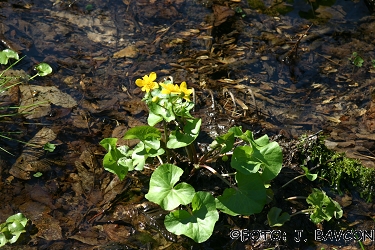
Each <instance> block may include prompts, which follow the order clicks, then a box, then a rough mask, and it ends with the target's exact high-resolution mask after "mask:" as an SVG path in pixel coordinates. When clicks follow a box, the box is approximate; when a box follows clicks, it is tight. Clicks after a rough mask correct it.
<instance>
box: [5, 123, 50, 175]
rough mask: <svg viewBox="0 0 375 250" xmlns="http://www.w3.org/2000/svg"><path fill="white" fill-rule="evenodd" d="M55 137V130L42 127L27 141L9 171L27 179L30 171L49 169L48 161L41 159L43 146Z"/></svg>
mask: <svg viewBox="0 0 375 250" xmlns="http://www.w3.org/2000/svg"><path fill="white" fill-rule="evenodd" d="M55 138H56V134H55V132H53V131H52V129H50V128H42V129H41V130H39V132H38V133H37V134H36V135H35V136H34V137H33V138H32V139H31V140H30V141H29V142H28V145H27V146H25V148H24V150H23V152H22V154H21V155H20V156H19V157H18V158H17V160H16V162H15V163H14V164H13V166H12V167H11V169H10V170H9V173H10V174H11V175H13V176H15V177H17V178H20V179H23V180H28V179H30V178H31V177H30V172H42V171H48V170H50V161H49V160H47V159H41V157H42V156H43V154H44V150H43V146H44V144H46V143H47V142H50V141H53V140H54V139H55Z"/></svg>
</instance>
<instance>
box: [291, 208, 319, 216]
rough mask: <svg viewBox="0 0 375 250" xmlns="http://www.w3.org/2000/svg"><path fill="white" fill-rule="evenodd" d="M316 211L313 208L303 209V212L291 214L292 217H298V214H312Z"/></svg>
mask: <svg viewBox="0 0 375 250" xmlns="http://www.w3.org/2000/svg"><path fill="white" fill-rule="evenodd" d="M314 211H315V209H313V208H311V209H303V210H301V211H298V212H296V213H294V214H291V215H290V217H292V216H295V215H298V214H310V213H311V212H314Z"/></svg>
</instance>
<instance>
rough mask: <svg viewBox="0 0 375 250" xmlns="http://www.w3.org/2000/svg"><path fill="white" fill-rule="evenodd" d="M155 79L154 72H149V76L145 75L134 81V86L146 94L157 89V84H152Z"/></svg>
mask: <svg viewBox="0 0 375 250" xmlns="http://www.w3.org/2000/svg"><path fill="white" fill-rule="evenodd" d="M155 79H156V73H155V72H151V74H150V76H148V75H145V76H144V77H142V79H137V80H136V81H135V84H136V85H137V86H138V87H141V88H142V91H146V92H147V93H148V92H150V90H152V89H157V88H159V85H158V83H157V82H154V81H155Z"/></svg>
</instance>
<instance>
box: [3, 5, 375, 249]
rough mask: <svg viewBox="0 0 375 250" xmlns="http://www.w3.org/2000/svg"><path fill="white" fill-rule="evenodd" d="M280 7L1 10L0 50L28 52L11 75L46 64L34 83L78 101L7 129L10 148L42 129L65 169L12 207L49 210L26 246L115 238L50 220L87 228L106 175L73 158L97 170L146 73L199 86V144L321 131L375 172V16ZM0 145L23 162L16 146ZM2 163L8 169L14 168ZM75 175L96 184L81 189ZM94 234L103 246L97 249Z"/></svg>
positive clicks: (363, 11) (133, 118)
mask: <svg viewBox="0 0 375 250" xmlns="http://www.w3.org/2000/svg"><path fill="white" fill-rule="evenodd" d="M218 5H220V6H221V7H220V8H219V7H215V6H218ZM266 5H267V6H266V7H270V6H272V3H271V2H269V3H268V2H266ZM285 5H291V6H293V10H292V11H290V12H288V13H286V14H285V15H278V16H277V17H273V16H270V15H267V14H262V13H261V11H256V10H253V9H251V8H249V5H248V3H246V2H244V1H242V2H241V3H236V1H232V2H231V1H223V3H221V4H219V3H218V2H216V1H213V2H212V1H184V0H175V1H156V2H155V1H146V0H144V1H126V0H124V1H93V2H90V3H88V2H82V1H75V2H68V1H59V2H50V1H35V2H33V3H32V4H26V3H24V2H22V3H20V2H16V1H6V2H1V3H0V7H1V9H0V18H1V21H2V26H1V31H2V35H1V38H2V46H3V48H6V47H9V48H12V49H15V50H17V51H18V52H20V53H21V54H22V55H26V58H25V59H24V60H23V61H22V63H21V64H19V65H18V66H17V67H16V68H19V69H23V70H25V71H26V72H27V73H31V72H32V67H33V66H35V64H36V63H38V62H42V61H45V62H48V63H49V64H51V66H52V67H53V69H54V73H53V74H52V75H51V76H48V77H46V78H39V79H37V80H35V81H33V82H31V83H30V84H34V85H39V86H45V87H46V86H56V87H57V88H58V89H59V91H61V92H63V93H67V94H69V95H70V96H71V97H72V98H73V99H74V100H75V101H76V102H77V104H76V105H75V106H74V107H73V108H72V107H62V106H61V105H59V104H56V103H54V104H52V105H51V107H50V110H49V111H48V112H47V115H43V116H40V117H36V118H35V119H33V120H28V119H26V118H17V119H18V120H17V123H18V124H19V125H16V126H14V127H12V128H11V129H10V128H9V129H10V130H18V131H22V132H23V133H22V135H21V136H20V137H19V139H21V140H24V141H29V140H30V139H31V138H33V136H34V135H35V134H36V132H37V131H39V130H40V129H41V128H42V127H44V126H47V127H49V128H51V129H52V130H53V131H54V132H55V133H56V142H57V143H58V144H59V145H60V146H59V150H58V152H57V154H56V155H54V156H52V158H58V160H60V161H61V162H65V165H64V166H65V167H64V168H63V169H62V168H60V167H53V169H54V170H53V171H51V172H47V174H45V175H44V177H43V179H41V180H40V181H38V180H36V179H31V180H28V181H26V182H27V183H28V185H34V188H35V189H37V190H39V193H40V194H41V197H43V199H44V200H40V199H38V198H35V197H34V198H32V199H31V200H30V198H25V197H28V196H27V193H28V192H26V196H21V197H24V198H25V199H29V200H30V201H29V202H33V203H27V204H28V205H30V206H31V205H33V206H34V207H33V206H31V207H33V208H34V209H35V210H36V211H40V212H41V213H43V214H45V216H46V218H47V219H48V220H49V221H47V222H48V223H51V225H53V229H55V233H51V234H50V233H47V232H45V231H43V230H42V229H41V228H44V227H43V226H45V225H46V222H45V221H42V222H39V224H38V225H39V227H40V229H39V230H40V232H39V233H38V235H37V236H38V237H40V238H43V239H44V240H42V241H41V242H39V243H36V244H40V245H44V246H46V245H47V246H48V245H49V244H51V242H50V241H51V240H57V243H56V244H58V243H59V242H60V243H61V242H64V240H66V237H67V235H68V236H69V237H71V240H70V243H69V244H71V246H74V244H75V243H71V242H72V241H73V242H74V240H72V239H75V240H78V242H81V243H85V244H88V245H95V246H98V245H101V244H105V243H107V241H106V240H105V239H106V238H105V236H104V235H107V237H111V236H113V235H112V234H111V232H112V231H111V230H112V229H102V228H100V226H98V225H97V226H96V227H95V230H96V231H95V230H94V229H89V230H86V231H85V233H86V235H89V236H90V237H91V238H90V237H89V236H87V237H88V239H87V240H86V241H84V240H83V239H82V237H85V236H81V235H78V234H76V233H77V231H79V229H82V228H85V229H87V228H89V226H88V224H84V225H81V224H75V223H74V222H73V221H72V220H67V221H65V224H64V223H61V220H60V219H59V220H60V224H59V223H58V222H57V220H56V219H55V220H54V219H53V217H55V218H62V217H63V216H64V215H62V214H63V213H65V214H68V215H69V216H71V217H72V218H75V219H76V220H82V221H85V220H86V219H87V217H82V216H81V215H80V214H85V216H86V215H90V216H91V217H92V216H94V215H95V213H96V212H97V211H94V210H92V208H96V209H98V207H99V208H100V207H101V206H98V204H100V202H99V201H101V200H103V199H104V201H106V199H105V198H103V197H102V194H100V192H101V191H102V190H103V188H104V187H103V183H102V179H103V176H104V175H105V174H103V173H102V172H101V171H99V170H97V169H98V168H100V167H98V166H97V165H96V164H93V163H90V162H93V161H86V159H87V158H88V157H83V158H85V159H83V158H82V159H81V158H80V157H81V156H82V155H83V154H82V152H85V149H87V148H89V149H90V150H91V151H92V152H93V153H92V155H96V158H97V159H96V160H95V161H97V160H99V161H101V157H102V154H103V150H102V149H101V148H100V146H99V145H98V142H99V141H100V140H101V139H103V138H105V137H109V136H111V134H112V132H113V130H114V128H115V127H116V126H117V125H119V124H120V125H123V126H124V128H125V129H126V128H129V127H133V126H135V125H139V124H142V123H145V122H146V121H145V117H146V114H147V109H146V107H145V106H144V105H143V104H142V102H141V97H142V96H141V95H142V94H141V93H140V92H139V90H138V89H137V88H136V86H135V84H134V81H135V79H137V78H140V77H142V76H143V75H145V74H149V73H150V72H152V71H154V72H156V73H157V74H158V78H159V79H162V78H164V77H166V76H168V75H172V76H173V77H174V79H175V81H176V82H181V81H186V82H187V83H188V85H189V86H192V87H194V88H195V89H196V93H197V98H196V102H197V103H196V104H197V105H196V115H197V116H200V117H202V119H203V121H204V124H205V125H204V128H205V129H203V132H205V134H206V135H207V136H206V137H205V138H204V139H205V140H207V141H209V140H210V137H212V136H214V135H216V134H220V133H223V132H225V131H226V129H227V128H228V127H230V126H232V125H234V124H239V125H242V126H243V127H244V128H246V129H252V130H254V131H255V132H256V134H264V133H268V134H271V135H272V134H273V135H275V134H282V135H284V136H285V137H287V138H297V137H298V136H299V135H301V134H303V133H305V132H307V131H309V132H312V133H315V132H318V131H320V130H322V129H323V130H324V132H325V133H326V134H327V136H328V137H327V139H328V140H329V145H330V146H331V147H332V148H333V149H335V150H339V151H345V152H347V153H348V155H350V156H352V157H358V158H361V159H362V160H363V162H364V163H365V164H366V165H367V166H370V167H373V166H374V163H373V161H372V160H369V158H368V157H366V156H361V154H364V155H367V156H372V155H373V152H374V149H375V146H374V140H375V137H374V136H373V132H374V130H375V128H374V126H373V125H371V122H372V121H373V120H374V118H373V117H372V113H373V112H374V111H373V109H371V103H372V100H373V99H372V98H371V93H372V86H373V84H374V74H375V67H374V66H373V65H372V63H371V61H372V60H374V59H375V50H374V46H375V43H374V41H375V37H374V33H373V31H374V30H375V18H374V17H373V16H370V12H369V10H368V9H367V7H366V5H365V3H364V2H362V1H360V2H352V1H341V0H338V1H336V2H334V3H332V5H330V6H322V5H319V6H318V5H315V6H314V10H315V15H316V18H313V19H306V18H302V17H304V16H306V15H307V14H306V13H308V12H310V14H311V5H310V4H309V3H308V2H302V1H297V2H296V3H293V4H285ZM226 6H230V7H226ZM215 9H216V11H214V10H215ZM268 9H269V10H272V8H268ZM233 10H234V11H233ZM264 12H267V11H264ZM301 16H302V17H301ZM310 17H311V15H310ZM311 25H312V26H311ZM353 52H357V53H358V55H360V56H361V58H363V60H364V63H363V66H361V67H357V66H355V65H353V62H352V61H353V58H352V61H351V60H350V58H351V57H352V54H353ZM26 86H27V85H26ZM230 93H232V94H233V95H234V96H235V98H236V99H237V102H235V104H233V100H232V99H231V98H230ZM13 95H19V96H18V97H17V98H16V97H15V98H14V99H13V100H22V99H25V98H26V97H25V96H23V95H22V93H21V94H19V93H17V92H15V93H14V94H13ZM41 96H43V95H39V97H41ZM253 97H254V99H253ZM254 100H255V102H254ZM241 102H242V104H243V105H242V104H241ZM15 104H17V103H15ZM234 105H235V107H234ZM17 123H16V124H17ZM3 143H4V147H5V148H6V149H8V150H10V151H11V150H13V152H14V154H15V155H16V157H18V156H20V154H21V151H22V149H23V145H22V144H17V145H16V146H15V144H14V143H13V142H8V141H4V142H3ZM3 158H4V156H3ZM5 159H6V161H7V164H8V165H13V163H14V162H15V159H9V157H8V156H6V158H5ZM77 162H78V163H77ZM82 162H83V163H82ZM77 164H78V166H80V167H77ZM82 166H84V167H82ZM77 168H78V172H77ZM3 169H6V167H3ZM84 169H86V170H84ZM82 176H84V177H85V178H88V179H89V180H95V181H94V182H95V184H94V185H93V186H92V187H91V186H89V185H88V184H82V185H81V184H77V183H79V178H83V177H82ZM3 177H4V178H7V177H8V174H7V172H5V173H4V174H3ZM106 178H108V176H106ZM137 178H138V177H137ZM55 182H56V183H55ZM38 183H40V185H39V184H38ZM47 184H48V185H47ZM14 185H19V190H16V191H14V193H12V195H14V196H17V195H20V193H21V194H22V193H24V192H25V191H22V190H26V189H29V188H30V186H28V187H27V188H26V187H24V186H23V182H22V181H17V179H16V180H15V184H14ZM45 185H46V186H47V187H45ZM71 186H73V187H71ZM140 186H141V185H140ZM46 188H47V189H46ZM120 189H121V188H120ZM134 192H135V191H134ZM51 197H53V198H51ZM80 197H81V198H82V197H84V198H85V200H84V201H83V200H81V199H80ZM140 197H142V195H140ZM112 198H113V197H112ZM55 199H56V200H55ZM139 199H140V200H141V198H139ZM108 200H110V199H109V198H107V201H108ZM7 201H10V202H12V204H13V205H10V206H9V207H2V210H3V211H4V213H3V215H2V216H3V217H4V218H6V216H8V215H10V214H12V213H13V212H14V211H15V210H16V207H17V206H19V205H21V204H22V201H21V200H20V199H18V200H17V199H15V200H13V198H12V197H8V198H7ZM102 202H103V201H102ZM34 203H35V204H34ZM41 204H42V205H41ZM100 205H103V204H100ZM56 206H57V207H56ZM23 209H25V205H23ZM61 211H63V212H61ZM131 212H134V211H131ZM51 213H52V214H53V216H51V217H52V218H50V217H49V214H51ZM3 217H0V221H3V219H4V218H3ZM35 220H36V219H35ZM128 223H131V222H128ZM81 226H82V228H81ZM122 226H123V227H124V228H126V226H127V225H122ZM124 228H123V229H124ZM137 229H139V228H137ZM124 230H125V229H124ZM93 231H95V232H93ZM97 231H100V233H99V235H100V237H99V240H97V241H95V240H94V239H95V238H96V237H97ZM56 232H57V233H56ZM103 232H106V233H107V234H105V233H103ZM72 235H75V236H74V237H73V236H72ZM113 237H114V236H113ZM133 240H134V239H133ZM35 241H37V240H35ZM160 241H161V240H160ZM134 244H135V243H134ZM135 245H137V244H135ZM137 246H138V245H137ZM56 249H57V248H56ZM107 249H108V248H107Z"/></svg>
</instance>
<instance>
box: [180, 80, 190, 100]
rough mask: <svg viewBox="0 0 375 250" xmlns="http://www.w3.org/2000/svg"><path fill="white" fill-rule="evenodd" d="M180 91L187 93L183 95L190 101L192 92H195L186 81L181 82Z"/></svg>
mask: <svg viewBox="0 0 375 250" xmlns="http://www.w3.org/2000/svg"><path fill="white" fill-rule="evenodd" d="M180 92H181V93H184V94H185V95H184V96H183V98H184V99H185V100H186V101H188V102H190V95H191V93H193V89H188V88H187V86H186V82H182V83H181V85H180Z"/></svg>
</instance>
